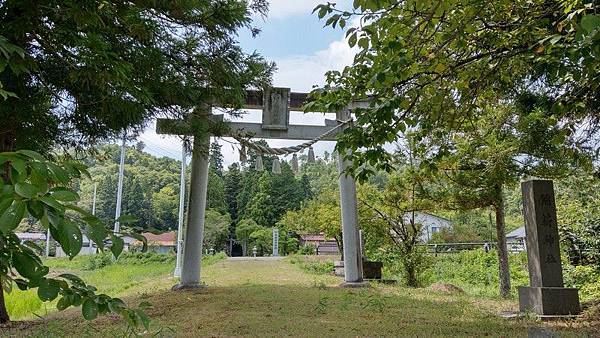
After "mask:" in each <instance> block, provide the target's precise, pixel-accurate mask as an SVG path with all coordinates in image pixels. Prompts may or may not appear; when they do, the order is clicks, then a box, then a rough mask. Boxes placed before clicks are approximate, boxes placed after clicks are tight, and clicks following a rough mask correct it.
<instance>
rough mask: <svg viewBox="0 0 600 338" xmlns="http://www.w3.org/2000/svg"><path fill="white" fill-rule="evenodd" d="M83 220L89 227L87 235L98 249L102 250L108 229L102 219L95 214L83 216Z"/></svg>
mask: <svg viewBox="0 0 600 338" xmlns="http://www.w3.org/2000/svg"><path fill="white" fill-rule="evenodd" d="M83 220H84V222H86V223H87V225H88V227H89V232H88V237H89V238H90V239H91V240H92V241H94V243H96V245H97V246H98V248H100V250H104V240H105V239H106V237H107V236H108V230H106V227H105V226H104V224H103V223H102V221H100V219H99V218H97V217H95V216H90V217H85V218H84V219H83Z"/></svg>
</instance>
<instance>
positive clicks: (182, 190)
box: [173, 142, 186, 277]
mask: <svg viewBox="0 0 600 338" xmlns="http://www.w3.org/2000/svg"><path fill="white" fill-rule="evenodd" d="M185 161H186V153H185V142H184V143H183V144H182V145H181V172H180V174H179V218H178V219H179V220H178V224H177V260H176V263H175V271H174V272H173V275H174V276H175V277H181V260H182V258H183V217H184V209H185V202H184V198H185Z"/></svg>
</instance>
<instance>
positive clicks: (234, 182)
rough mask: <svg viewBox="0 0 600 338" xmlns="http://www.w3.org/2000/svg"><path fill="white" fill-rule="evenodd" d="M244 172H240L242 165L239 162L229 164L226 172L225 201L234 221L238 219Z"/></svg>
mask: <svg viewBox="0 0 600 338" xmlns="http://www.w3.org/2000/svg"><path fill="white" fill-rule="evenodd" d="M241 180H242V174H241V172H240V166H239V165H238V164H237V163H233V164H232V165H230V166H229V169H228V170H227V172H226V173H225V179H224V181H225V182H224V183H225V201H226V203H227V210H228V212H229V215H231V218H232V220H233V221H235V220H237V219H238V215H239V209H238V196H239V194H240V192H241V189H242V182H241Z"/></svg>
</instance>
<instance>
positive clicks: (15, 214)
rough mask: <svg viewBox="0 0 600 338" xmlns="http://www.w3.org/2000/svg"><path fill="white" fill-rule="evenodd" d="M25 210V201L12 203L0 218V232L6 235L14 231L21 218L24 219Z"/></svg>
mask: <svg viewBox="0 0 600 338" xmlns="http://www.w3.org/2000/svg"><path fill="white" fill-rule="evenodd" d="M26 210H27V203H25V201H13V203H12V204H11V206H10V207H8V208H7V209H6V210H5V211H4V213H3V214H2V216H0V231H1V232H2V233H4V234H7V233H8V232H10V231H13V230H14V229H16V228H17V226H18V225H19V223H20V222H21V220H22V219H23V217H25V211H26Z"/></svg>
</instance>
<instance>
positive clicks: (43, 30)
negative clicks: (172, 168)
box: [0, 0, 272, 151]
mask: <svg viewBox="0 0 600 338" xmlns="http://www.w3.org/2000/svg"><path fill="white" fill-rule="evenodd" d="M266 9H267V4H266V2H265V1H263V0H255V1H244V0H231V1H192V0H186V1H178V2H143V3H138V2H122V1H104V2H102V3H101V4H100V5H99V4H98V3H96V2H79V1H76V2H64V1H58V2H57V1H36V2H22V1H3V2H2V3H0V18H1V20H0V32H2V33H1V35H0V65H1V67H0V96H2V98H0V99H2V100H4V103H3V104H2V105H0V120H2V121H3V123H2V126H1V127H0V151H1V150H13V149H38V150H44V151H46V150H48V149H50V148H51V147H52V146H53V145H55V144H56V143H58V144H61V145H66V146H81V145H85V144H89V143H93V142H94V141H97V140H99V139H105V138H109V137H119V136H120V134H121V133H122V132H123V130H125V129H128V128H137V129H139V128H141V127H142V126H143V124H144V122H146V121H147V120H148V119H149V118H150V117H152V116H154V115H155V114H157V113H159V112H161V113H164V112H168V113H170V114H172V115H179V114H181V113H182V112H184V111H186V110H188V109H189V108H193V107H195V106H196V105H197V103H198V102H202V101H207V100H212V98H214V97H219V98H221V99H222V100H223V101H224V102H226V103H227V105H228V106H231V107H233V108H236V107H240V106H241V104H242V103H243V98H244V95H245V93H244V90H245V88H246V87H249V86H253V87H262V86H263V85H264V84H266V83H268V82H269V77H270V73H271V70H272V65H271V64H268V63H266V62H265V61H264V60H263V59H262V58H261V57H260V56H259V55H257V54H251V55H247V54H245V53H244V52H243V51H242V49H241V48H240V47H239V45H238V44H237V41H236V35H235V33H236V32H237V30H238V29H240V28H249V29H252V30H253V28H252V27H251V20H252V15H253V14H254V13H262V14H264V13H265V11H266ZM253 32H257V31H256V30H253Z"/></svg>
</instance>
